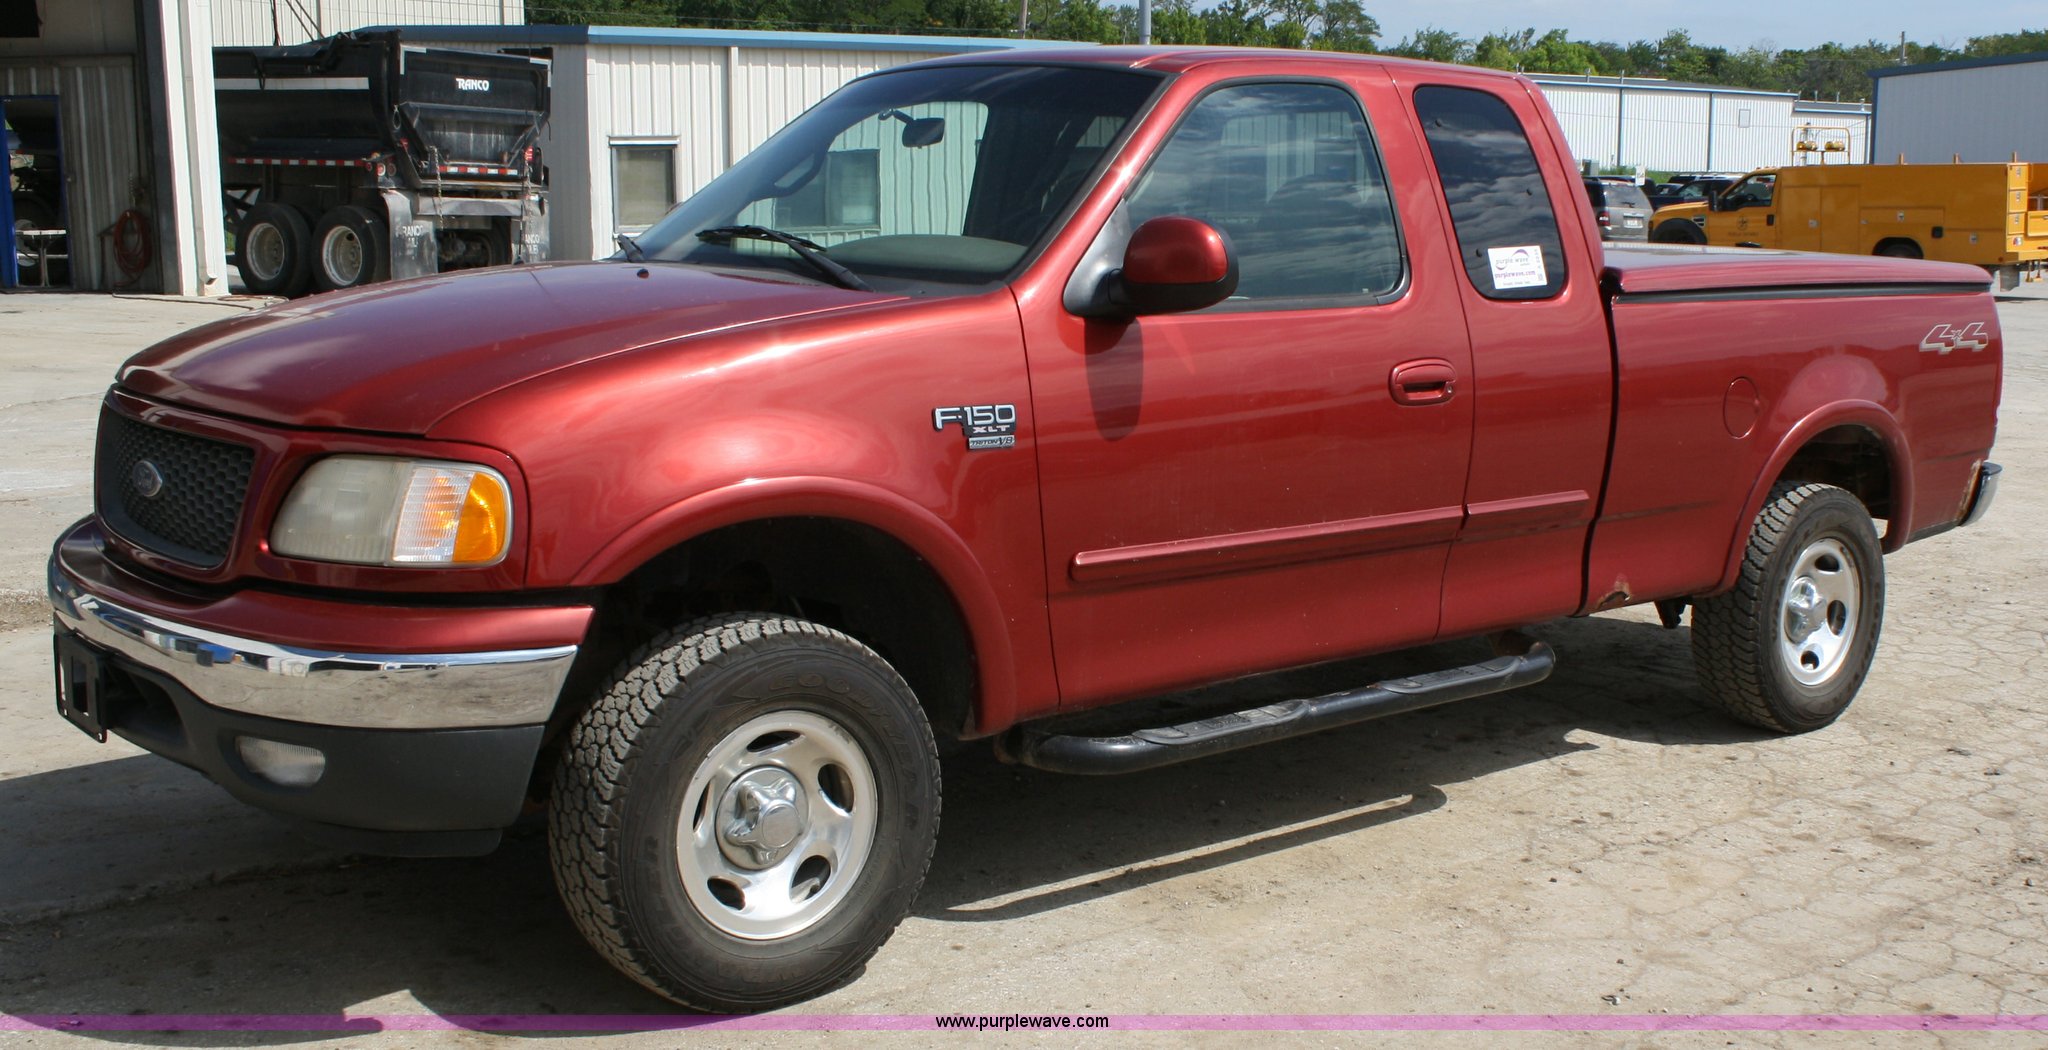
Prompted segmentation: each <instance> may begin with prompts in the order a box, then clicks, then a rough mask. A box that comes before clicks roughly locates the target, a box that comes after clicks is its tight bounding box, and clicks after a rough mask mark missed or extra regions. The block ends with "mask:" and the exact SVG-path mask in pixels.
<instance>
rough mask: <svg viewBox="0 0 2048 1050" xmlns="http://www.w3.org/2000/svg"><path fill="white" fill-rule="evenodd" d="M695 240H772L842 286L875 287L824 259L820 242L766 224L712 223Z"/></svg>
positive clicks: (862, 288) (857, 288)
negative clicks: (772, 228)
mask: <svg viewBox="0 0 2048 1050" xmlns="http://www.w3.org/2000/svg"><path fill="white" fill-rule="evenodd" d="M697 239H698V240H700V241H710V242H712V243H714V244H716V243H719V242H725V243H731V242H732V241H735V240H747V241H772V242H774V243H776V244H780V245H782V246H783V247H785V248H788V249H789V250H790V251H793V252H795V253H796V254H797V258H799V259H802V260H803V261H805V262H807V263H810V264H811V267H812V268H813V269H815V270H817V271H818V272H819V273H822V274H824V275H825V276H827V277H830V278H832V280H833V281H834V282H836V283H837V284H838V285H839V287H841V288H851V289H853V290H854V291H857V292H871V291H874V289H872V288H869V287H868V283H867V282H866V281H863V280H861V279H860V277H859V276H858V275H857V274H855V273H854V272H853V271H852V270H849V269H847V268H846V267H844V266H841V265H839V264H838V263H836V262H833V261H832V260H831V259H828V258H826V257H825V248H824V246H823V245H820V244H819V243H818V242H816V241H812V240H806V239H804V238H802V237H799V236H797V235H796V234H793V233H784V232H783V231H781V230H771V229H769V228H768V227H766V226H713V227H712V228H710V229H708V230H698V231H697Z"/></svg>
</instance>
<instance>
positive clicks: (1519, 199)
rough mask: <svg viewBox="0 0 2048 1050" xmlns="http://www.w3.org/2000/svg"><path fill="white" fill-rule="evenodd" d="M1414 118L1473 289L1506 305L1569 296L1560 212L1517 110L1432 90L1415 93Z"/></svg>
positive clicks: (1477, 96) (1470, 92) (1480, 94)
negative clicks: (1561, 294)
mask: <svg viewBox="0 0 2048 1050" xmlns="http://www.w3.org/2000/svg"><path fill="white" fill-rule="evenodd" d="M1415 112H1416V115H1417V116H1418V117H1420V118H1421V120H1422V133H1423V138H1424V139H1425V140H1426V141H1427V142H1428V143H1429V153H1430V158H1431V160H1432V161H1433V162H1434V164H1435V165H1436V173H1437V181H1438V182H1439V183H1440V184H1441V185H1442V186H1443V192H1444V200H1445V202H1446V203H1447V204H1448V205H1449V206H1450V212H1451V226H1452V228H1453V230H1454V231H1455V232H1456V235H1457V241H1458V250H1459V255H1460V256H1461V257H1462V258H1463V259H1464V263H1465V274H1466V276H1467V277H1468V278H1469V279H1470V280H1471V282H1472V287H1473V288H1474V289H1475V290H1477V291H1478V292H1479V294H1481V295H1483V296H1485V297H1487V298H1489V299H1505V300H1515V299H1549V298H1552V297H1554V296H1556V295H1557V294H1558V293H1559V292H1562V291H1563V290H1564V286H1565V278H1566V267H1565V262H1564V245H1563V241H1562V239H1561V237H1560V236H1559V233H1558V225H1557V213H1556V212H1555V211H1554V210H1553V209H1552V208H1551V204H1550V193H1549V189H1548V187H1546V186H1545V185H1544V183H1543V169H1542V167H1541V166H1540V165H1538V164H1537V162H1536V152H1535V150H1533V149H1532V148H1531V147H1530V145H1529V137H1528V135H1527V133H1526V132H1525V131H1524V130H1523V128H1522V123H1521V121H1520V120H1518V119H1516V117H1515V114H1514V111H1512V110H1510V109H1509V108H1508V104H1507V103H1506V102H1505V101H1503V100H1502V99H1501V98H1500V97H1499V96H1497V95H1494V94H1492V93H1491V92H1487V91H1480V90H1478V89H1475V88H1464V87H1449V86H1444V85H1436V84H1430V85H1424V86H1422V87H1418V88H1416V89H1415Z"/></svg>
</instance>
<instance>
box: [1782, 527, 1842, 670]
mask: <svg viewBox="0 0 2048 1050" xmlns="http://www.w3.org/2000/svg"><path fill="white" fill-rule="evenodd" d="M1862 597H1863V582H1862V580H1861V579H1860V578H1859V577H1858V576H1857V573H1856V562H1855V559H1853V558H1851V557H1850V556H1849V549H1848V547H1846V546H1844V545H1843V543H1842V541H1840V540H1837V539H1833V538H1822V539H1817V540H1815V541H1813V542H1812V543H1809V544H1807V546H1806V549H1805V550H1802V551H1800V552H1799V557H1798V558H1797V559H1795V560H1794V561H1793V563H1792V572H1791V574H1790V576H1789V577H1788V578H1787V580H1786V581H1785V590H1784V592H1783V593H1782V594H1781V595H1780V596H1779V602H1778V606H1779V613H1778V653H1779V656H1780V657H1781V658H1782V659H1783V660H1784V663H1785V669H1786V671H1787V673H1789V674H1791V676H1792V678H1793V680H1794V681H1796V682H1798V683H1799V684H1801V685H1805V686H1820V685H1825V684H1826V683H1827V682H1828V680H1829V679H1832V678H1833V677H1834V676H1835V675H1836V674H1838V673H1840V672H1841V670H1842V666H1843V664H1844V663H1846V662H1847V660H1848V657H1849V650H1850V649H1851V648H1853V647H1854V646H1855V642H1856V631H1857V629H1858V628H1859V627H1861V626H1862V625H1861V622H1860V619H1861V617H1860V616H1859V613H1858V610H1859V608H1860V606H1861V600H1862Z"/></svg>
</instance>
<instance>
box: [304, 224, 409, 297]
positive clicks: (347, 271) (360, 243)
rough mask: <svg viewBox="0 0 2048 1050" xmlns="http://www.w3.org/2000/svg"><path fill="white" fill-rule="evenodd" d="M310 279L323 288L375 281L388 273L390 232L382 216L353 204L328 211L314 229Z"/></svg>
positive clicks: (338, 287) (348, 286) (382, 278)
mask: <svg viewBox="0 0 2048 1050" xmlns="http://www.w3.org/2000/svg"><path fill="white" fill-rule="evenodd" d="M313 241H314V244H315V249H316V250H315V262H314V266H313V283H314V284H315V285H317V286H318V287H319V288H320V290H322V291H334V290H336V289H340V288H357V287H360V286H362V285H366V284H374V283H376V282H378V281H382V280H384V279H386V278H388V277H389V276H390V274H391V252H390V243H391V234H390V232H389V230H387V229H386V227H385V223H384V219H383V217H381V216H379V215H378V214H377V213H376V212H373V211H371V210H370V209H368V208H363V207H359V206H357V205H353V204H344V205H342V206H341V207H338V208H334V209H331V210H329V211H328V213H327V214H325V215H323V216H321V217H320V225H319V226H318V227H316V228H315V229H314V232H313Z"/></svg>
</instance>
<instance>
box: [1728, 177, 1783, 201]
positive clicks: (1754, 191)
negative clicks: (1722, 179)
mask: <svg viewBox="0 0 2048 1050" xmlns="http://www.w3.org/2000/svg"><path fill="white" fill-rule="evenodd" d="M1777 185H1778V177H1777V176H1776V175H1752V176H1750V177H1749V178H1747V179H1744V180H1743V181H1741V182H1738V183H1736V184H1735V186H1734V187H1733V188H1731V189H1730V190H1729V191H1728V192H1727V194H1726V197H1727V199H1728V206H1729V207H1731V208H1764V207H1769V206H1770V203H1771V191H1772V190H1775V189H1776V188H1777Z"/></svg>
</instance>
